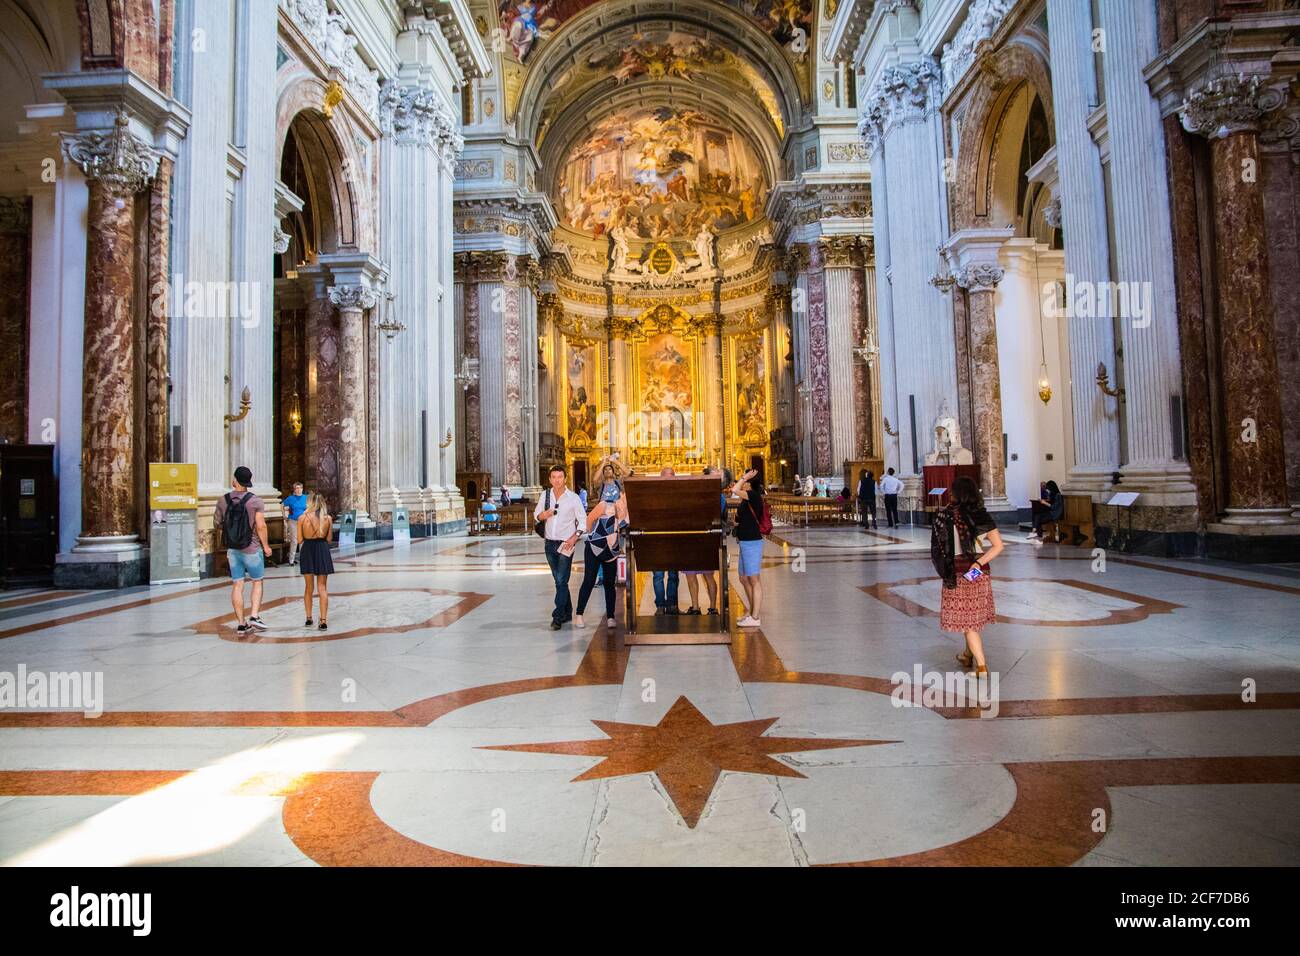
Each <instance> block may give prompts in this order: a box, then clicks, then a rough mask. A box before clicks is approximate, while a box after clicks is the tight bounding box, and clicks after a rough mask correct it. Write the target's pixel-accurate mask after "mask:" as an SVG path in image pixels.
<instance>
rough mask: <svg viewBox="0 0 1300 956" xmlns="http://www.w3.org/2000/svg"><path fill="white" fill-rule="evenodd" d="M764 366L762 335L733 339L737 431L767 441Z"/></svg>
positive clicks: (764, 353) (743, 437)
mask: <svg viewBox="0 0 1300 956" xmlns="http://www.w3.org/2000/svg"><path fill="white" fill-rule="evenodd" d="M766 383H767V364H766V349H765V348H764V340H763V336H761V335H752V336H747V337H745V338H740V339H737V340H736V431H737V432H739V434H740V436H741V438H742V440H743V439H745V438H746V437H748V436H753V437H757V439H758V440H759V441H764V440H766V438H767V388H766Z"/></svg>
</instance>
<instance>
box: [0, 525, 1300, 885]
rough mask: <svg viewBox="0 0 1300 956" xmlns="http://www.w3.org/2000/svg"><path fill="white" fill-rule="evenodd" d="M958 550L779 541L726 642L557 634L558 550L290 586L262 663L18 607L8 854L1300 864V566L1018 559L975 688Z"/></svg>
mask: <svg viewBox="0 0 1300 956" xmlns="http://www.w3.org/2000/svg"><path fill="white" fill-rule="evenodd" d="M928 542H929V538H928V532H926V531H925V530H924V529H915V530H914V529H910V528H902V529H896V530H893V531H888V532H884V531H882V532H879V533H872V534H864V533H861V532H859V531H857V530H856V529H825V530H806V529H801V528H787V527H780V526H778V528H777V529H776V531H775V533H774V534H773V536H772V538H771V539H769V541H768V543H767V545H766V550H765V560H764V571H763V581H764V588H765V598H764V607H763V612H762V627H761V628H757V629H752V630H745V631H739V630H734V625H733V631H732V634H731V643H730V644H704V645H697V646H644V645H638V646H634V647H629V646H627V645H626V644H625V643H624V636H625V622H624V614H623V610H622V609H621V608H620V611H619V618H618V626H617V627H616V628H614V629H613V630H612V631H610V630H607V629H605V628H604V627H593V626H591V625H592V624H595V623H596V622H597V620H598V614H597V611H598V609H599V608H600V606H601V597H600V592H599V591H597V593H596V595H594V603H593V605H592V607H590V608H589V612H590V613H589V614H588V616H587V620H588V622H589V625H588V627H586V628H585V629H576V628H574V627H573V626H572V625H566V626H565V627H564V628H563V629H562V630H560V631H551V630H550V629H549V628H548V626H547V623H548V617H549V603H550V600H551V590H552V585H551V580H550V576H549V573H548V571H547V568H546V564H545V561H544V559H543V556H542V552H541V543H540V542H539V541H538V539H537V538H535V537H533V536H531V535H518V536H504V537H490V538H472V537H451V538H435V539H424V540H417V541H416V542H414V543H412V544H411V545H409V546H406V547H401V548H395V547H394V546H393V545H392V544H391V543H379V544H372V545H364V546H361V547H360V548H358V549H357V550H356V552H355V554H351V555H347V556H345V555H338V556H337V557H336V564H337V567H338V573H337V575H336V576H334V577H333V578H331V591H332V605H331V612H330V630H329V631H328V632H320V631H318V630H314V629H307V628H304V627H303V625H302V620H303V614H302V610H301V603H300V600H301V587H300V583H299V579H298V578H297V577H296V576H295V574H294V573H292V569H288V568H277V569H274V570H273V571H271V572H270V573H269V576H268V580H267V583H266V598H265V612H264V617H265V619H266V621H267V623H268V624H269V625H270V627H269V629H268V630H266V631H264V632H262V633H259V634H257V635H256V636H254V637H251V638H241V637H240V636H239V635H237V634H236V633H235V631H234V628H233V616H232V614H231V611H230V605H229V599H228V587H229V586H228V582H226V581H223V580H215V581H203V582H201V583H199V584H185V585H174V586H168V587H158V588H153V589H148V588H141V589H135V590H132V591H124V592H76V591H53V590H31V591H10V592H3V593H0V703H2V706H0V861H3V862H4V863H5V864H6V865H10V866H20V865H33V864H68V865H79V866H80V865H126V864H173V865H175V864H205V865H210V864H220V865H257V866H314V865H328V866H346V865H457V866H467V865H475V866H478V865H515V864H525V865H527V864H543V865H545V864H550V865H601V864H604V865H611V864H612V865H620V864H621V865H637V864H674V865H677V864H680V865H691V864H738V865H781V866H808V865H858V866H868V865H869V866H877V865H897V864H923V865H966V864H971V865H1041V864H1046V865H1079V866H1111V865H1149V864H1172V865H1196V864H1204V865H1296V864H1297V863H1300V812H1297V811H1300V720H1298V719H1297V715H1298V713H1300V580H1297V576H1296V574H1295V568H1294V567H1287V566H1276V567H1270V568H1253V567H1245V566H1234V565H1227V564H1222V563H1218V564H1205V563H1197V562H1188V561H1167V560H1158V559H1151V558H1138V557H1129V556H1124V555H1094V554H1093V553H1092V552H1088V551H1080V550H1075V549H1071V548H1068V547H1063V546H1057V545H1046V546H1043V547H1041V548H1036V547H1033V546H1032V545H1030V544H1029V543H1027V542H1022V541H1018V540H1017V541H1013V542H1012V543H1011V544H1010V545H1009V547H1008V551H1007V554H1006V555H1005V556H1004V557H1003V558H1002V559H1000V560H999V561H998V562H997V567H996V568H995V593H996V595H997V599H998V606H999V613H1000V619H999V622H998V623H997V624H996V625H993V626H992V627H990V628H989V629H988V630H987V632H986V633H985V640H986V646H987V648H988V653H989V662H990V665H991V669H992V671H993V672H994V674H993V677H994V680H990V681H989V682H988V683H987V684H984V685H982V686H971V685H970V684H969V682H967V681H965V679H964V678H962V679H959V670H958V668H957V665H956V662H955V661H954V658H953V656H954V654H955V652H956V651H957V650H959V649H960V640H961V639H960V637H959V636H954V635H949V634H944V633H943V632H941V631H940V630H939V626H938V625H939V619H938V616H937V608H938V588H939V585H938V583H937V582H936V580H935V579H934V576H933V571H932V569H931V567H930V562H929V553H928V548H929V544H928ZM579 570H580V568H579ZM579 578H580V575H579V574H575V577H574V580H573V582H572V587H573V591H574V592H575V597H576V592H577V585H578V582H579ZM648 583H649V582H648V581H647V582H645V585H648ZM738 590H739V588H738V584H737V581H736V579H735V577H734V573H733V577H732V600H733V605H732V606H733V608H738V605H737V604H736V603H735V602H736V595H737V593H738ZM621 594H622V592H620V596H621ZM642 598H643V611H642V613H648V612H649V610H650V601H651V597H650V595H649V587H648V586H643V587H642ZM680 601H681V604H682V606H683V607H685V606H686V603H687V589H686V586H685V582H682V586H681V594H680ZM738 617H739V614H735V613H733V615H732V618H731V620H732V621H733V622H734V621H735V620H736V619H737V618H738ZM74 672H75V673H79V674H80V675H81V676H80V677H79V678H77V681H78V683H73V680H72V678H71V677H70V676H69V675H71V674H72V673H74ZM6 675H10V676H9V677H8V684H7V685H6V683H5V680H6ZM33 675H39V679H38V680H37V684H36V685H34V684H33V679H34V678H33ZM23 677H25V680H20V678H23ZM101 682H102V683H101ZM45 684H48V688H49V690H50V692H51V693H50V695H49V696H48V697H47V699H45V700H44V701H42V700H40V699H38V698H35V697H33V696H32V695H33V693H34V691H33V687H34V686H37V685H45ZM6 686H7V687H8V693H9V697H8V698H7V699H6V698H4V697H3V692H4V690H5V688H6ZM20 686H25V691H24V692H23V693H20V692H19V690H18V688H19V687H20ZM55 689H57V690H58V691H59V693H58V694H57V695H56V694H55V693H54V690H55ZM96 689H98V690H99V692H98V693H95V690H96ZM78 690H79V691H80V693H81V696H80V697H77V696H76V692H77V691H78ZM56 698H57V699H56ZM92 698H93V699H92ZM55 703H58V704H61V705H63V706H60V707H54V706H51V705H52V704H55ZM42 704H43V705H44V706H41V705H42ZM71 705H75V709H74V707H73V706H71ZM87 711H89V713H87ZM99 711H102V713H101V712H99Z"/></svg>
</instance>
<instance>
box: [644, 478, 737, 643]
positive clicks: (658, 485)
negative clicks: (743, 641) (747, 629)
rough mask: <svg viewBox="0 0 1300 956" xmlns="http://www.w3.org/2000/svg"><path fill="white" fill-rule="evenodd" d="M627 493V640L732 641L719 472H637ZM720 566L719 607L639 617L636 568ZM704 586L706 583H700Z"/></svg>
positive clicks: (707, 569)
mask: <svg viewBox="0 0 1300 956" xmlns="http://www.w3.org/2000/svg"><path fill="white" fill-rule="evenodd" d="M623 492H624V494H625V495H626V496H627V512H628V530H627V632H626V637H625V638H624V643H627V644H730V643H731V628H730V624H729V617H730V615H729V613H728V610H729V608H728V604H729V595H728V589H727V536H726V533H725V531H724V529H723V527H722V479H721V477H720V476H718V475H676V476H673V477H671V478H661V477H658V476H653V477H651V476H640V475H637V476H633V477H630V478H628V479H627V480H626V481H624V483H623ZM638 571H641V572H646V571H705V572H710V571H711V572H717V573H718V576H719V580H718V613H717V614H716V615H712V614H701V615H699V616H695V615H685V614H680V615H668V614H665V615H656V616H650V615H647V616H644V617H641V618H639V619H638V617H637V605H638V602H639V600H640V596H639V595H638V593H637V572H638ZM700 587H701V588H703V587H704V585H703V583H701V585H700Z"/></svg>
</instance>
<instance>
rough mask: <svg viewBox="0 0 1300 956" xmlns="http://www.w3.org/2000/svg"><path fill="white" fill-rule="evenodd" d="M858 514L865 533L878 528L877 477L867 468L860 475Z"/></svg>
mask: <svg viewBox="0 0 1300 956" xmlns="http://www.w3.org/2000/svg"><path fill="white" fill-rule="evenodd" d="M858 514H859V515H860V516H861V517H862V530H863V531H866V530H867V529H868V528H874V527H875V526H876V476H875V475H873V474H872V473H871V471H870V470H868V469H866V468H863V469H862V471H860V472H859V473H858Z"/></svg>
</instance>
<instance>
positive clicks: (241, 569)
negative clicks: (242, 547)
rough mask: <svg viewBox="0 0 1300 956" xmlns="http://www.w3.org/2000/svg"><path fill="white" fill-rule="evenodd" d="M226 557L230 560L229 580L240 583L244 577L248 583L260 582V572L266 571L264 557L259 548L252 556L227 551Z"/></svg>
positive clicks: (240, 552)
mask: <svg viewBox="0 0 1300 956" xmlns="http://www.w3.org/2000/svg"><path fill="white" fill-rule="evenodd" d="M226 557H227V558H229V559H230V580H232V581H242V580H243V579H244V576H245V575H247V576H248V579H249V580H250V581H260V580H262V572H263V571H265V570H266V557H265V556H264V555H263V554H262V549H261V548H258V549H257V550H256V551H254V552H253V553H252V554H244V552H242V551H235V550H229V551H227V552H226Z"/></svg>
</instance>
